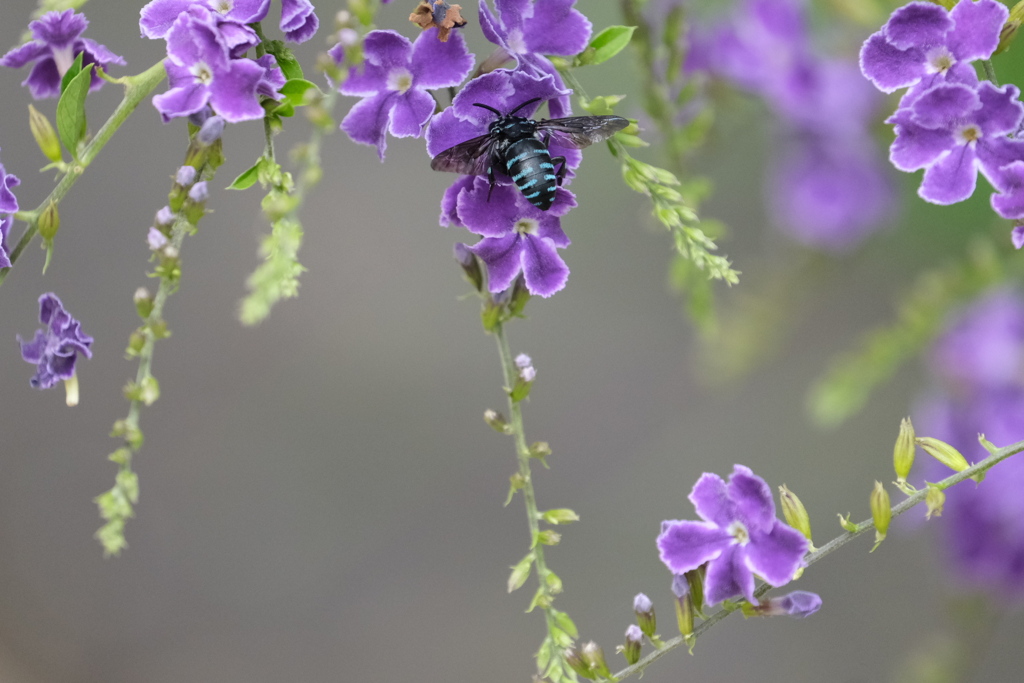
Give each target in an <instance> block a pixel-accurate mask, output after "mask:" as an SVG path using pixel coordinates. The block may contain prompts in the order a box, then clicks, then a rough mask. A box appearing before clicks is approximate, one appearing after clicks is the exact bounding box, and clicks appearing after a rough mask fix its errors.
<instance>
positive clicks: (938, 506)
mask: <svg viewBox="0 0 1024 683" xmlns="http://www.w3.org/2000/svg"><path fill="white" fill-rule="evenodd" d="M924 504H925V505H927V506H928V512H926V513H925V516H924V518H925V519H931V518H932V517H941V516H942V506H943V505H945V504H946V494H945V492H944V491H943V490H942V489H940V488H939V487H938V486H929V487H928V493H926V494H925V496H924Z"/></svg>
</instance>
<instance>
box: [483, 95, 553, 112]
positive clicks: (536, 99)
mask: <svg viewBox="0 0 1024 683" xmlns="http://www.w3.org/2000/svg"><path fill="white" fill-rule="evenodd" d="M542 99H543V98H541V97H534V98H533V99H532V100H526V101H525V102H523V103H522V104H520V105H519V106H518V107H516V108H515V109H513V110H512V111H510V112H509V113H508V115H509V116H512V115H513V114H515V113H516V112H517V111H519V110H520V109H522V108H523V107H528V106H530V105H531V104H533V103H534V102H540V101H541V100H542ZM488 108H489V107H488ZM492 111H493V110H492Z"/></svg>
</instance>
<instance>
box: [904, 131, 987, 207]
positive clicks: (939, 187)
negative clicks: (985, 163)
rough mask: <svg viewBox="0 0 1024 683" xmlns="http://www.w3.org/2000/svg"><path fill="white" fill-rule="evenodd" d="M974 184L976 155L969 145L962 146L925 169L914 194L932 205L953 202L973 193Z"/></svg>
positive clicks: (976, 179) (976, 176) (976, 182)
mask: <svg viewBox="0 0 1024 683" xmlns="http://www.w3.org/2000/svg"><path fill="white" fill-rule="evenodd" d="M977 184H978V166H977V155H976V154H975V153H974V148H973V147H971V146H970V145H962V146H958V147H954V148H953V149H952V150H951V151H950V152H949V153H948V154H946V155H945V156H942V157H939V159H938V160H937V161H936V162H935V163H934V164H932V165H931V166H929V167H928V168H927V169H925V172H924V179H923V180H922V181H921V187H920V188H919V189H918V191H917V194H918V195H920V197H921V199H924V200H925V201H928V202H931V203H933V204H943V205H946V204H955V203H957V202H962V201H963V200H965V199H967V198H968V197H970V196H971V195H972V194H974V188H975V187H976V186H977Z"/></svg>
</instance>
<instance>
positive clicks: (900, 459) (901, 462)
mask: <svg viewBox="0 0 1024 683" xmlns="http://www.w3.org/2000/svg"><path fill="white" fill-rule="evenodd" d="M914 438H915V434H914V425H913V424H912V423H911V422H910V418H909V417H905V418H903V421H902V422H901V423H900V433H899V436H897V437H896V445H895V446H893V449H892V463H893V467H894V468H895V470H896V482H897V484H905V483H906V482H907V475H909V474H910V468H911V467H913V466H914V451H915V450H916V446H915V445H914Z"/></svg>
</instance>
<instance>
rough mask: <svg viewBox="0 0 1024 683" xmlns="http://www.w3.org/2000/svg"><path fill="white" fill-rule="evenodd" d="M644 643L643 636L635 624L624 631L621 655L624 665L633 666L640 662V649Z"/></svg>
mask: <svg viewBox="0 0 1024 683" xmlns="http://www.w3.org/2000/svg"><path fill="white" fill-rule="evenodd" d="M643 642H644V634H643V633H642V632H641V631H640V627H639V626H637V625H636V624H630V625H629V627H628V628H627V629H626V643H625V644H624V645H623V646H622V655H623V656H624V657H625V658H626V663H627V664H629V665H630V666H633V665H634V664H636V663H637V662H639V661H640V647H641V646H642V645H643Z"/></svg>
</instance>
